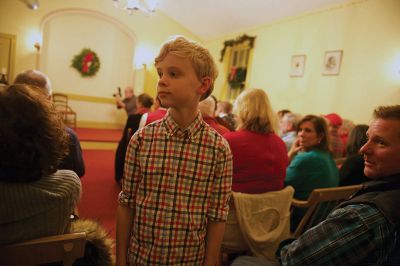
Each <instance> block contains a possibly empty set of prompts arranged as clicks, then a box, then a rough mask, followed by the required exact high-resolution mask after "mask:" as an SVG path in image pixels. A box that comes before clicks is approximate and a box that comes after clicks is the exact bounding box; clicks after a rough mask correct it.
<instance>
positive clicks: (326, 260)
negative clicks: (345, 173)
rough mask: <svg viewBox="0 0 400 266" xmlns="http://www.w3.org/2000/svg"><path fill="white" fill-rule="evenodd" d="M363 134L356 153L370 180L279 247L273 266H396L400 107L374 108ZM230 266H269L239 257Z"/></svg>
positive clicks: (399, 261) (399, 242)
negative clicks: (313, 224)
mask: <svg viewBox="0 0 400 266" xmlns="http://www.w3.org/2000/svg"><path fill="white" fill-rule="evenodd" d="M367 135H368V140H367V143H366V144H365V145H364V146H362V147H361V149H360V152H361V153H362V154H363V156H364V174H365V175H366V176H367V177H368V178H370V179H371V181H369V182H366V183H364V187H363V189H361V190H360V191H359V192H357V193H356V194H355V195H353V196H352V197H351V198H350V199H349V200H346V201H344V202H342V203H341V204H340V205H339V206H338V207H337V208H336V209H335V210H333V211H332V212H331V213H330V214H329V216H328V217H327V218H326V220H325V221H323V222H321V223H320V224H318V225H316V226H315V227H313V228H311V229H309V230H307V231H306V232H305V233H304V234H303V235H301V236H300V237H299V238H298V239H297V240H287V241H284V242H282V243H281V249H280V250H278V252H277V254H278V259H279V265H400V253H399V252H398V251H399V247H400V240H399V235H398V233H399V224H400V212H399V208H398V199H399V197H400V164H399V162H400V105H394V106H381V107H378V108H377V109H375V111H374V119H373V121H372V123H371V125H370V127H369V129H368V132H367ZM232 265H234V266H244V265H246V266H248V265H253V266H256V265H274V264H271V262H268V261H264V260H261V259H255V258H249V257H242V258H239V259H237V260H236V261H235V262H234V263H233V264H232ZM275 265H276V264H275Z"/></svg>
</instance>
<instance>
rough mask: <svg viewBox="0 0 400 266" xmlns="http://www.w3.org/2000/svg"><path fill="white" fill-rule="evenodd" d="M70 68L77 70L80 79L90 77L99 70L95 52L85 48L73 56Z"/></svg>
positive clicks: (98, 61)
mask: <svg viewBox="0 0 400 266" xmlns="http://www.w3.org/2000/svg"><path fill="white" fill-rule="evenodd" d="M71 66H72V67H73V68H75V69H76V70H78V71H79V73H81V76H82V77H92V76H94V75H96V73H97V71H99V69H100V60H99V57H98V56H97V54H96V53H95V52H93V51H92V50H90V49H88V48H85V49H83V50H82V52H80V54H77V55H75V56H74V58H73V59H72V64H71Z"/></svg>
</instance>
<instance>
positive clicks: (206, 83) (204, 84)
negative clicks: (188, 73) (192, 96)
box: [199, 77, 211, 95]
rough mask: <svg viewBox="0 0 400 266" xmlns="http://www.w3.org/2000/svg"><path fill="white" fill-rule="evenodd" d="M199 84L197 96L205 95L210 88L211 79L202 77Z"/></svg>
mask: <svg viewBox="0 0 400 266" xmlns="http://www.w3.org/2000/svg"><path fill="white" fill-rule="evenodd" d="M200 82H201V84H200V87H199V94H200V95H203V94H204V93H206V92H207V91H208V90H209V89H210V87H211V78H210V77H204V78H202V79H201V80H200Z"/></svg>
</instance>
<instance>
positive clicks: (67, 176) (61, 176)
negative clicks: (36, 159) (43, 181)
mask: <svg viewBox="0 0 400 266" xmlns="http://www.w3.org/2000/svg"><path fill="white" fill-rule="evenodd" d="M48 180H54V181H59V180H62V181H63V182H66V183H71V184H73V183H75V184H80V183H81V180H80V179H79V177H78V175H77V174H76V173H75V172H74V171H72V170H64V169H63V170H58V171H57V172H55V173H53V174H51V175H49V176H48Z"/></svg>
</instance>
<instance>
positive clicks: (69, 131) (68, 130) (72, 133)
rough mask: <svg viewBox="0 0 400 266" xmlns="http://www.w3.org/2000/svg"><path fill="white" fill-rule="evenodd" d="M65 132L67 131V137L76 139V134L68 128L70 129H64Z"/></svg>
mask: <svg viewBox="0 0 400 266" xmlns="http://www.w3.org/2000/svg"><path fill="white" fill-rule="evenodd" d="M65 131H67V133H68V135H70V136H71V137H73V138H78V136H77V134H76V132H75V131H74V130H73V129H72V128H70V127H65Z"/></svg>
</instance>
